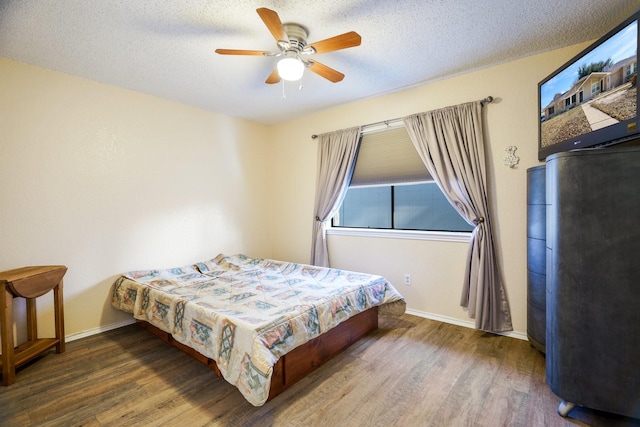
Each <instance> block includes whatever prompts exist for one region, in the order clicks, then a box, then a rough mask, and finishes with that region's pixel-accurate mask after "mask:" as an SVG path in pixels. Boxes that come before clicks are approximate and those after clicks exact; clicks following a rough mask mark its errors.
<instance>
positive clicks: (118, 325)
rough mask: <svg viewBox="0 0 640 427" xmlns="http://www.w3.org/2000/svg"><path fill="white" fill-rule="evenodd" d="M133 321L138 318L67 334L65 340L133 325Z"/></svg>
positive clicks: (73, 339)
mask: <svg viewBox="0 0 640 427" xmlns="http://www.w3.org/2000/svg"><path fill="white" fill-rule="evenodd" d="M133 323H136V319H134V318H131V319H127V320H124V321H122V322H118V323H111V324H110V325H105V326H100V327H98V328H93V329H89V330H87V331H82V332H78V333H76V334H71V335H67V336H66V337H65V341H66V342H70V341H75V340H79V339H81V338H86V337H90V336H91V335H95V334H99V333H101V332H107V331H111V330H113V329H118V328H122V327H123V326H127V325H131V324H133Z"/></svg>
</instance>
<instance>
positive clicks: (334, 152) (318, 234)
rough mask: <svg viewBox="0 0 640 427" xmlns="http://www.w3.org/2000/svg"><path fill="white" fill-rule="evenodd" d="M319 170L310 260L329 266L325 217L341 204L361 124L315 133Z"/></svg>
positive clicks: (334, 211) (349, 177) (351, 169)
mask: <svg viewBox="0 0 640 427" xmlns="http://www.w3.org/2000/svg"><path fill="white" fill-rule="evenodd" d="M318 138H319V140H320V142H319V143H318V174H317V178H316V202H315V207H314V210H313V211H314V221H313V235H312V237H311V264H313V265H318V266H322V267H328V266H329V251H328V249H327V226H326V225H327V221H328V220H330V219H331V217H333V215H334V214H335V213H336V211H337V210H338V209H339V208H340V205H341V204H342V200H343V199H344V196H345V194H346V193H347V189H348V188H349V183H350V182H351V176H352V175H353V169H354V166H355V162H356V155H357V153H358V143H359V141H360V128H359V127H356V128H350V129H345V130H341V131H335V132H331V133H325V134H323V135H319V136H318Z"/></svg>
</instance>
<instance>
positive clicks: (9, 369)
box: [0, 284, 16, 386]
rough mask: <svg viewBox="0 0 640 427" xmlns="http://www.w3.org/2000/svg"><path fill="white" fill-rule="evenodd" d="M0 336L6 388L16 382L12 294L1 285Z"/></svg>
mask: <svg viewBox="0 0 640 427" xmlns="http://www.w3.org/2000/svg"><path fill="white" fill-rule="evenodd" d="M0 335H2V337H0V338H2V384H3V385H5V386H7V385H10V384H13V383H14V382H15V381H16V367H15V357H14V348H13V344H14V343H13V294H12V293H11V291H10V290H9V288H8V287H7V286H6V284H3V285H1V286H0Z"/></svg>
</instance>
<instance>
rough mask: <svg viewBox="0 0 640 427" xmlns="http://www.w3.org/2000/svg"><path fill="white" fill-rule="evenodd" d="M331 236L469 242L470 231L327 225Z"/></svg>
mask: <svg viewBox="0 0 640 427" xmlns="http://www.w3.org/2000/svg"><path fill="white" fill-rule="evenodd" d="M327 234H330V235H333V236H357V237H381V238H387V239H411V240H432V241H440V242H461V243H469V240H470V239H471V233H466V232H452V231H410V230H383V229H375V228H367V229H365V228H347V227H328V228H327Z"/></svg>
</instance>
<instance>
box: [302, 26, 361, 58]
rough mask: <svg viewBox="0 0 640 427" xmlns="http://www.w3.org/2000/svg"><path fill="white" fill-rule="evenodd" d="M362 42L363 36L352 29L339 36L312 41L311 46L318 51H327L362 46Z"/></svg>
mask: <svg viewBox="0 0 640 427" xmlns="http://www.w3.org/2000/svg"><path fill="white" fill-rule="evenodd" d="M361 42H362V37H360V34H358V33H356V32H355V31H350V32H348V33H344V34H341V35H339V36H335V37H331V38H329V39H325V40H321V41H319V42H315V43H312V44H310V45H309V46H311V47H312V48H313V49H314V50H315V51H316V53H325V52H331V51H334V50H340V49H346V48H348V47H354V46H360V43H361Z"/></svg>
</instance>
